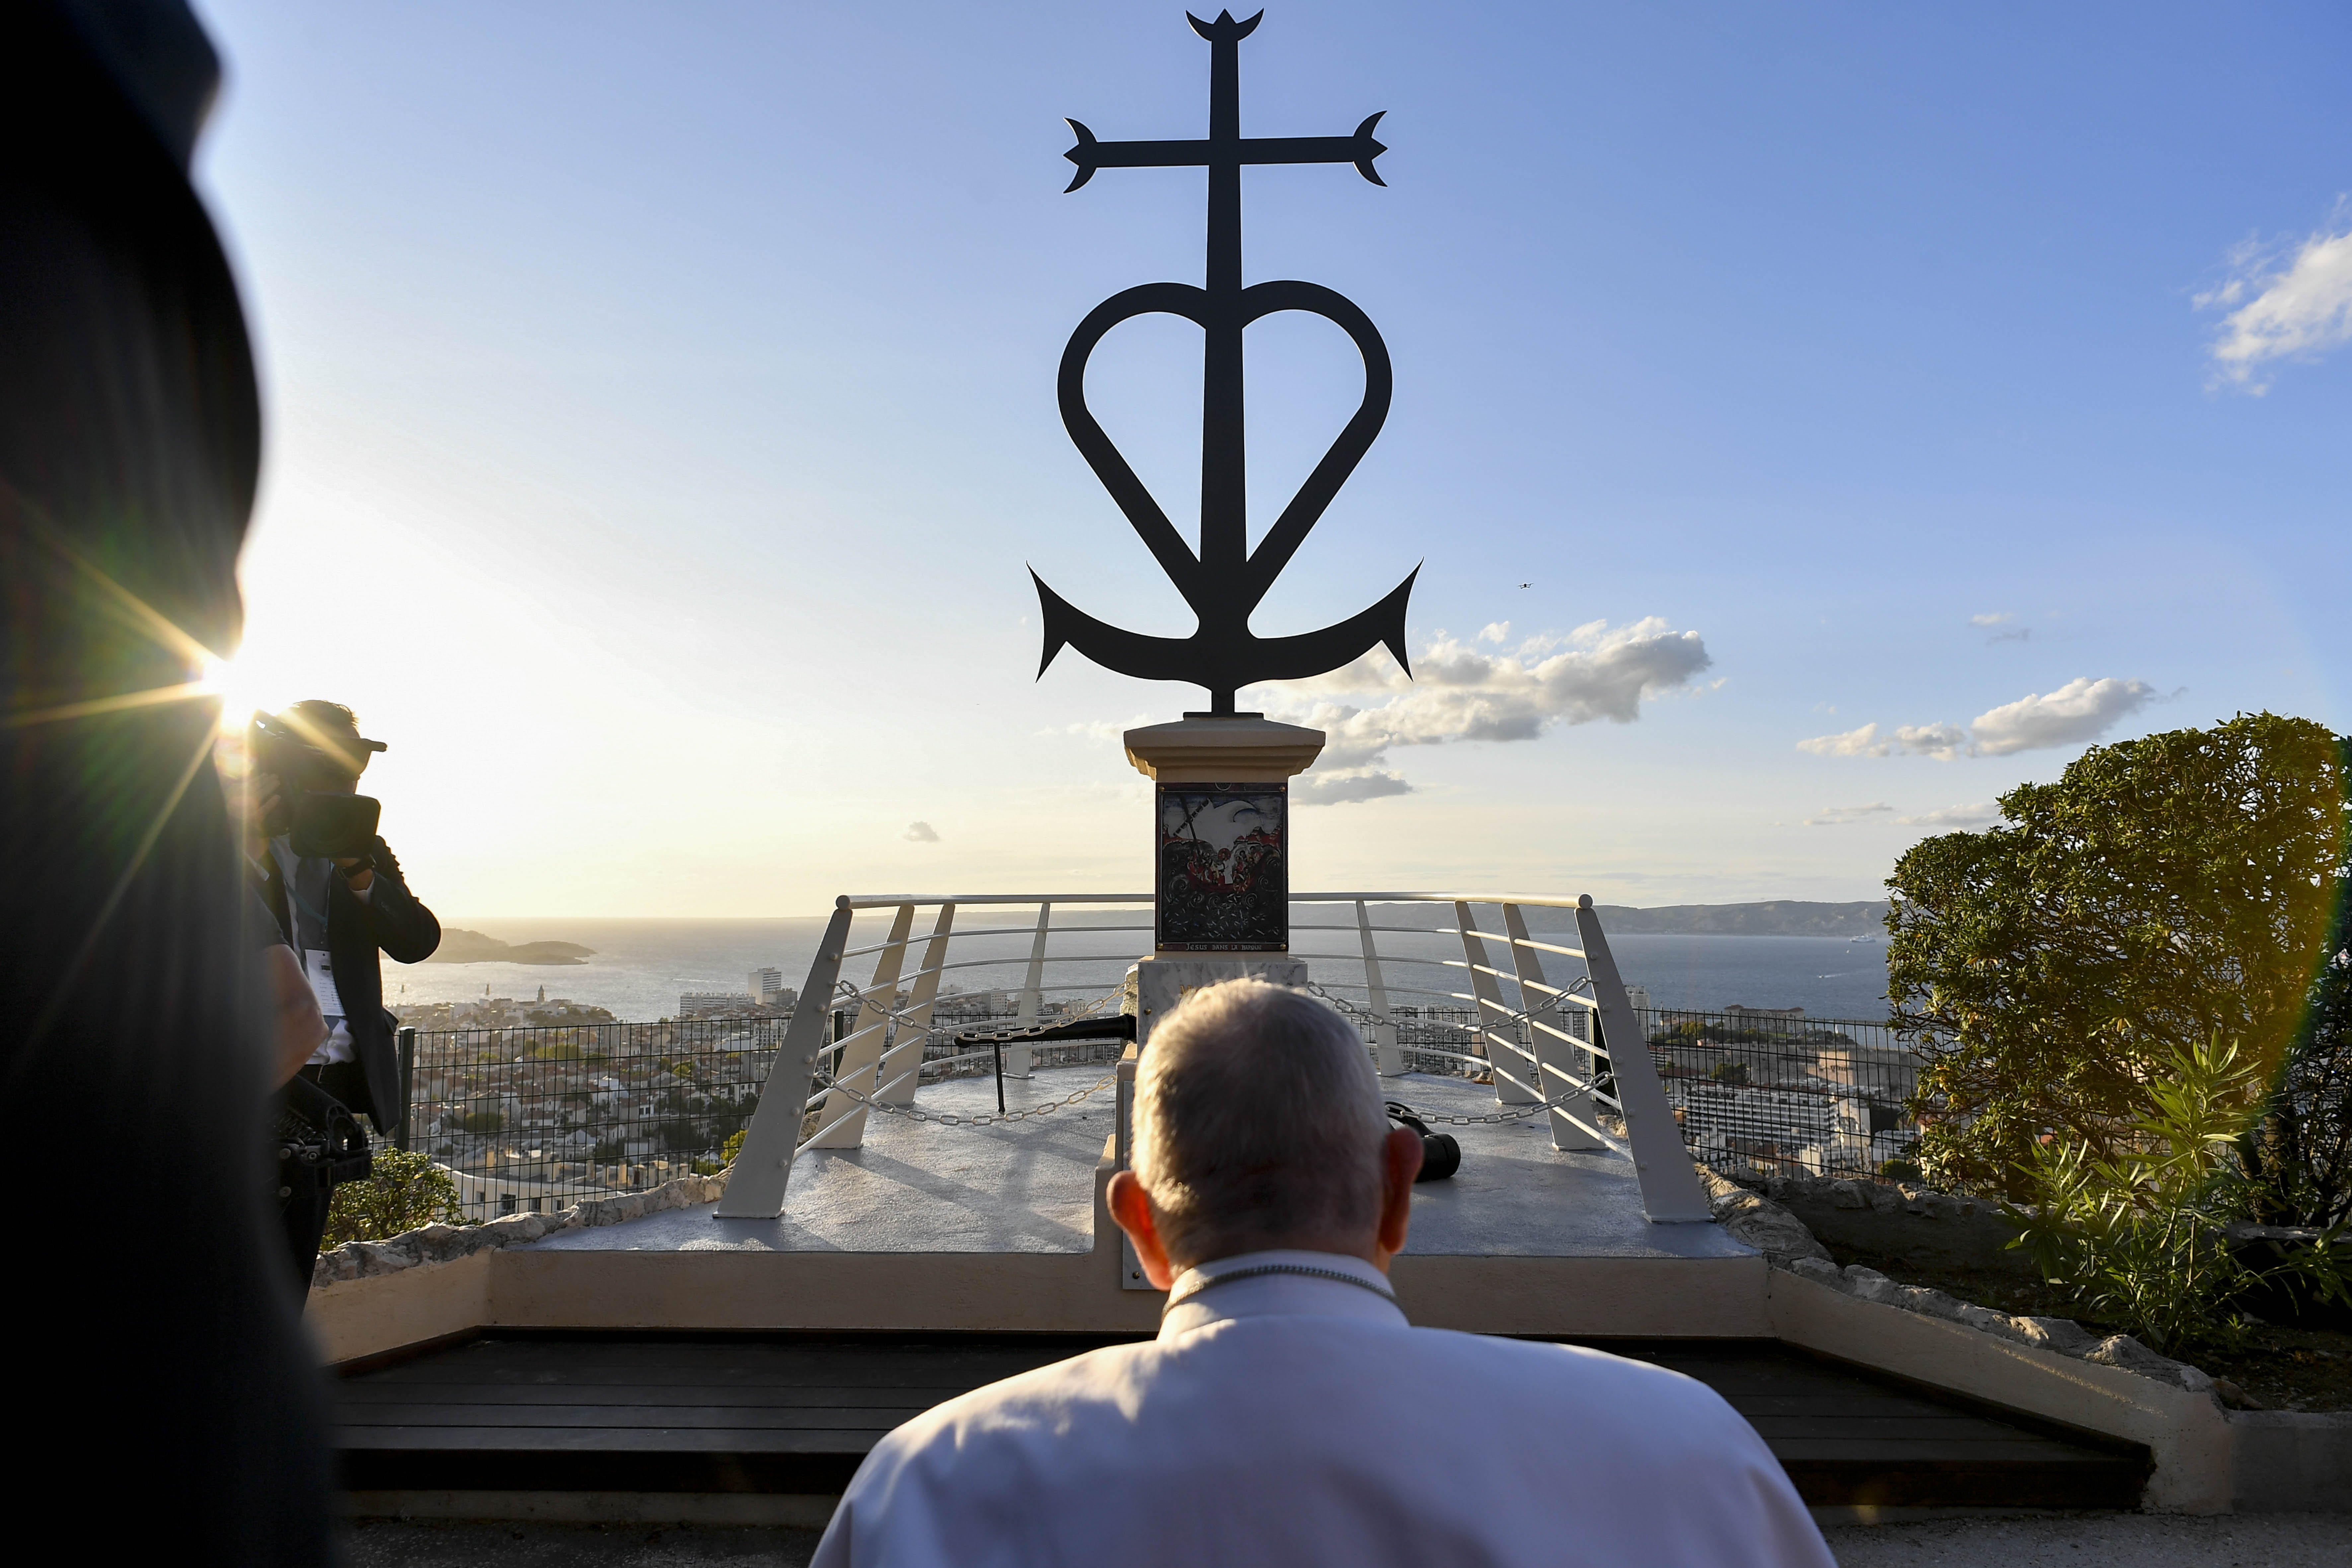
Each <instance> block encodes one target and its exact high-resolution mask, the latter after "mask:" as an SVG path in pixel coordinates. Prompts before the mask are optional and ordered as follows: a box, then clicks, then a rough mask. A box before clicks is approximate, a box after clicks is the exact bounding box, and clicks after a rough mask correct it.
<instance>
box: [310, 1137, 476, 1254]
mask: <svg viewBox="0 0 2352 1568" xmlns="http://www.w3.org/2000/svg"><path fill="white" fill-rule="evenodd" d="M465 1223H466V1218H465V1213H464V1211H463V1210H462V1209H460V1208H459V1207H458V1206H457V1182H456V1180H455V1179H454V1178H452V1177H451V1176H450V1174H449V1172H448V1170H447V1168H446V1166H442V1165H436V1164H435V1163H433V1162H432V1161H431V1160H428V1159H426V1158H425V1156H424V1155H422V1154H414V1153H408V1152H404V1151H402V1150H399V1149H383V1150H379V1151H377V1152H376V1156H375V1160H374V1163H373V1171H372V1173H370V1175H369V1176H368V1179H367V1180H366V1181H364V1182H345V1183H343V1184H341V1185H339V1186H337V1187H336V1188H335V1196H334V1201H333V1203H332V1204H331V1205H330V1206H329V1208H328V1210H327V1231H326V1236H325V1237H324V1238H323V1239H322V1240H321V1242H320V1246H322V1247H341V1245H342V1244H343V1243H344V1242H347V1241H383V1240H385V1239H387V1238H389V1237H395V1236H398V1235H400V1234H402V1233H403V1232H404V1231H411V1230H415V1229H416V1228H417V1227H418V1226H426V1225H434V1224H440V1225H463V1224H465Z"/></svg>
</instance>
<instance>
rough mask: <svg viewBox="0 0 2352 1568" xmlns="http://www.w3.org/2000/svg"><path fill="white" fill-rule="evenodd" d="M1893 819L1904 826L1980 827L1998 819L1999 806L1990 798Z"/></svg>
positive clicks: (1939, 807)
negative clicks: (1974, 803) (1976, 803)
mask: <svg viewBox="0 0 2352 1568" xmlns="http://www.w3.org/2000/svg"><path fill="white" fill-rule="evenodd" d="M1895 821H1896V822H1897V823H1899V824H1901V825H1902V826H1905V827H1982V826H1985V825H1986V824H1988V823H1992V822H1999V821H2000V805H1999V803H1997V802H1994V801H1990V800H1988V801H1984V802H1981V803H1979V804H1978V805H1944V806H1938V807H1937V808H1936V809H1935V810H1933V811H1923V812H1921V813H1920V814H1919V815H1918V816H1898V817H1896V818H1895Z"/></svg>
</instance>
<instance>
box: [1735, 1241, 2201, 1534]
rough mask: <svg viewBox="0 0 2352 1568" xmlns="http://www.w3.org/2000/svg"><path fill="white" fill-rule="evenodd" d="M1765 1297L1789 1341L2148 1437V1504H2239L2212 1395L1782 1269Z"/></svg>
mask: <svg viewBox="0 0 2352 1568" xmlns="http://www.w3.org/2000/svg"><path fill="white" fill-rule="evenodd" d="M1769 1300H1770V1311H1771V1321H1772V1328H1773V1331H1774V1332H1775V1333H1776V1334H1777V1335H1778V1336H1779V1337H1780V1339H1782V1340H1783V1341H1786V1342H1788V1343H1790V1344H1794V1345H1802V1346H1804V1347H1805V1348H1806V1349H1808V1350H1813V1351H1819V1352H1822V1354H1824V1355H1832V1356H1836V1357H1838V1358H1840V1359H1841V1360H1844V1361H1850V1362H1855V1363H1860V1364H1862V1365H1864V1366H1872V1367H1877V1368H1880V1369H1882V1370H1884V1371H1886V1372H1891V1373H1895V1374H1896V1375H1897V1376H1900V1377H1908V1378H1911V1379H1914V1380H1916V1381H1917V1382H1919V1383H1924V1384H1929V1385H1931V1386H1933V1387H1937V1388H1946V1389H1949V1390H1951V1391H1952V1392H1953V1393H1955V1394H1967V1395H1969V1396H1970V1397H1972V1398H1977V1399H1981V1400H1984V1401H1986V1402H1987V1403H1988V1404H1991V1405H2001V1406H2004V1407H2006V1408H2008V1409H2011V1410H2017V1411H2022V1412H2024V1413H2025V1414H2027V1415H2039V1416H2041V1417H2042V1418H2043V1419H2044V1420H2049V1421H2057V1422H2063V1423H2064V1424H2065V1425H2067V1426H2075V1427H2080V1428H2082V1429H2083V1430H2084V1431H2089V1432H2098V1433H2104V1434H2105V1435H2106V1436H2112V1437H2121V1438H2124V1439H2126V1440H2127V1441H2130V1442H2134V1443H2144V1444H2146V1445H2147V1447H2148V1449H2149V1451H2150V1453H2151V1454H2152V1456H2153V1457H2154V1458H2155V1461H2156V1473H2155V1474H2154V1475H2152V1476H2151V1477H2150V1478H2149V1479H2148V1483H2147V1491H2146V1493H2145V1494H2144V1496H2143V1503H2144V1506H2146V1507H2147V1508H2150V1509H2153V1510H2158V1511H2160V1512H2165V1513H2226V1512H2228V1511H2230V1510H2231V1507H2232V1506H2233V1505H2234V1503H2235V1500H2236V1496H2237V1481H2238V1477H2237V1443H2236V1438H2235V1436H2234V1431H2233V1428H2232V1426H2231V1422H2230V1420H2229V1418H2228V1416H2227V1415H2226V1413H2225V1412H2224V1411H2223V1410H2222V1408H2221V1401H2219V1400H2217V1399H2215V1398H2214V1397H2213V1395H2212V1394H2210V1393H2198V1394H2192V1393H2190V1392H2189V1390H2188V1389H2186V1388H2182V1387H2179V1386H2175V1385H2173V1384H2165V1383H2159V1382H2158V1381H2157V1380H2156V1379H2155V1378H2152V1377H2143V1376H2141V1375H2139V1374H2138V1373H2130V1372H2124V1371H2122V1370H2120V1369H2118V1368H2115V1367H2108V1366H2101V1365H2098V1364H2097V1363H2093V1362H2086V1361H2079V1360H2076V1359H2075V1358H2074V1357H2072V1356H2063V1355H2060V1354H2058V1353H2056V1352H2053V1351H2042V1350H2034V1349H2032V1348H2030V1347H2028V1346H2025V1345H2021V1344H2017V1343H2014V1342H2011V1341H2008V1340H2003V1339H1998V1338H1996V1337H1994V1336H1993V1335H1991V1334H1988V1333H1981V1332H1979V1331H1977V1330H1975V1329H1971V1328H1968V1327H1965V1326H1963V1325H1961V1324H1959V1323H1954V1322H1948V1321H1944V1320H1942V1319H1940V1318H1930V1317H1927V1316H1926V1315H1924V1314H1922V1313H1918V1312H1906V1311H1905V1310H1902V1309H1901V1308H1899V1307H1886V1306H1881V1305H1879V1304H1877V1303H1876V1302H1872V1301H1863V1300H1856V1299H1855V1298H1853V1297H1852V1296H1848V1295H1844V1294H1843V1293H1842V1292H1840V1291H1837V1290H1833V1289H1830V1288H1829V1287H1828V1286H1826V1285H1820V1284H1816V1283H1814V1282H1813V1281H1812V1280H1810V1279H1802V1278H1800V1277H1799V1276H1797V1275H1794V1274H1790V1273H1788V1272H1786V1271H1783V1270H1780V1269H1775V1270H1774V1271H1773V1273H1772V1279H1771V1284H1770V1289H1769Z"/></svg>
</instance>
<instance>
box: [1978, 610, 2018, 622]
mask: <svg viewBox="0 0 2352 1568" xmlns="http://www.w3.org/2000/svg"><path fill="white" fill-rule="evenodd" d="M2015 619H2017V616H2014V615H2012V614H2011V612H2009V611H2007V610H1994V611H1991V612H1990V613H1989V614H1986V615H1981V616H1969V625H1970V626H1999V625H2000V624H2001V623H2002V622H2003V621H2013V620H2015Z"/></svg>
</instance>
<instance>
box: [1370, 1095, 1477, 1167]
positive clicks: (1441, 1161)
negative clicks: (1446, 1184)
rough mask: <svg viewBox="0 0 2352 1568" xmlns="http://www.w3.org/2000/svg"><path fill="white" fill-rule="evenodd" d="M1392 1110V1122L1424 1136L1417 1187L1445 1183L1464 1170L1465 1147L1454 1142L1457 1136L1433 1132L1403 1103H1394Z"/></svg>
mask: <svg viewBox="0 0 2352 1568" xmlns="http://www.w3.org/2000/svg"><path fill="white" fill-rule="evenodd" d="M1388 1108H1389V1120H1390V1121H1393V1122H1395V1123H1396V1124H1397V1125H1398V1126H1400V1127H1410V1128H1412V1130H1413V1131H1415V1132H1418V1133H1420V1134H1421V1174H1419V1175H1418V1176H1415V1177H1414V1178H1413V1180H1414V1181H1415V1182H1416V1183H1418V1182H1442V1181H1444V1180H1445V1178H1446V1177H1448V1176H1450V1175H1452V1174H1453V1173H1454V1172H1456V1171H1458V1170H1460V1169H1461V1168H1462V1145H1461V1144H1460V1143H1457V1142H1454V1134H1453V1133H1451V1132H1432V1131H1430V1130H1429V1123H1428V1122H1426V1121H1423V1120H1422V1119H1421V1118H1420V1116H1418V1115H1417V1114H1415V1113H1414V1111H1413V1109H1412V1107H1411V1106H1409V1105H1406V1104H1404V1103H1403V1102H1402V1101H1401V1100H1390V1101H1389V1102H1388Z"/></svg>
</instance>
